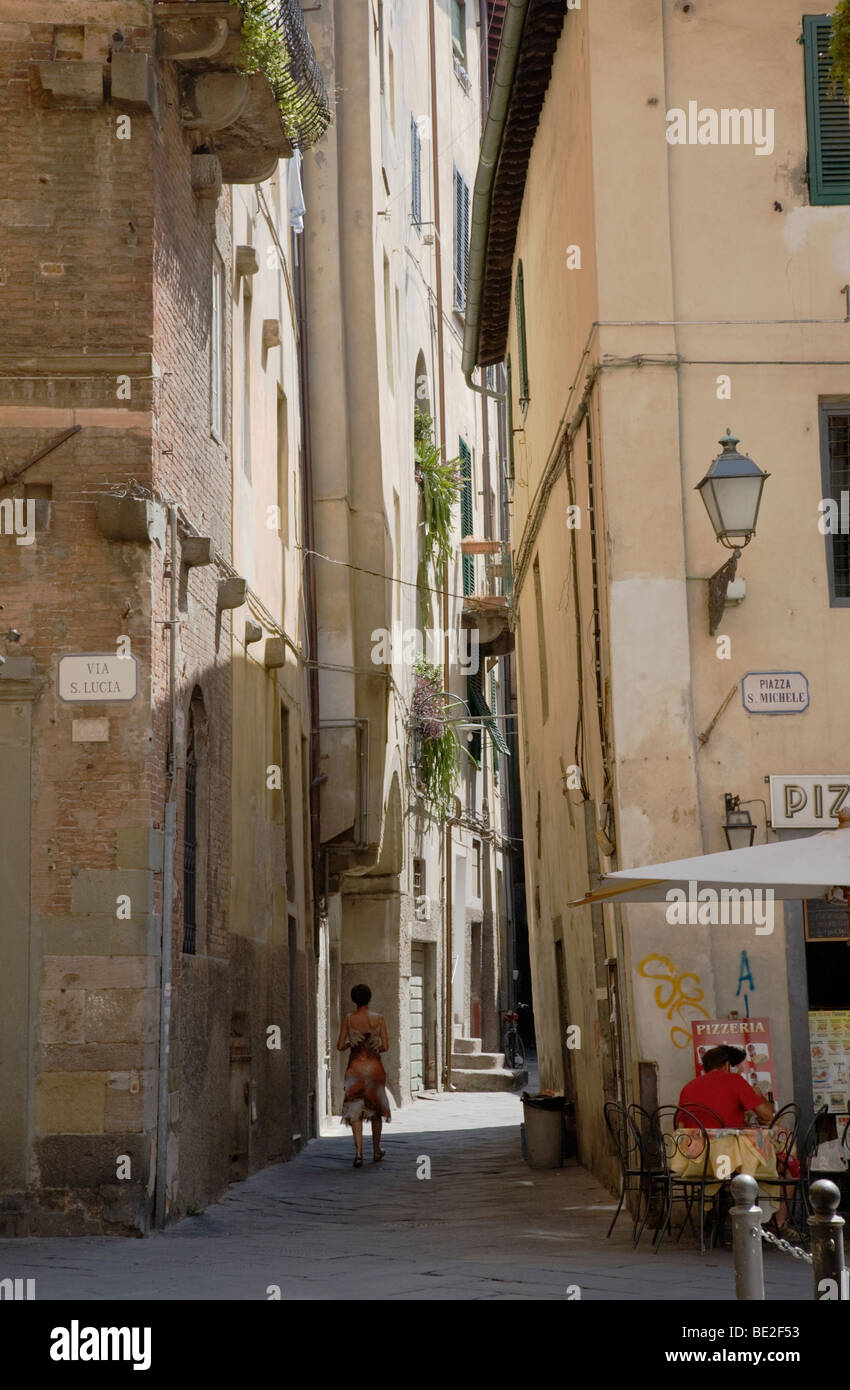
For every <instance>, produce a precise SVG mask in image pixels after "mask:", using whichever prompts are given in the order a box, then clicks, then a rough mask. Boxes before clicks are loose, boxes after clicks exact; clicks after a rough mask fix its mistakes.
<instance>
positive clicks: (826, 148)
mask: <svg viewBox="0 0 850 1390" xmlns="http://www.w3.org/2000/svg"><path fill="white" fill-rule="evenodd" d="M831 37H832V24H831V23H830V18H829V15H825V14H807V15H804V16H803V51H804V56H805V71H806V124H807V127H808V139H809V201H810V202H811V203H816V204H823V203H850V118H849V117H848V111H850V106H848V101H847V97H846V96H845V95H844V92H843V90H842V88H841V85H840V83H836V84H835V90H834V91H833V90H832V82H831V79H830V76H829V70H830V67H831V59H830V56H829V42H830V39H831Z"/></svg>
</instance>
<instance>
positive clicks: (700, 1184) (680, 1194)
mask: <svg viewBox="0 0 850 1390" xmlns="http://www.w3.org/2000/svg"><path fill="white" fill-rule="evenodd" d="M652 1125H653V1130H654V1133H655V1139H656V1143H657V1145H658V1153H659V1157H660V1159H661V1163H662V1166H663V1176H664V1196H665V1203H664V1210H663V1212H662V1214H661V1221H660V1222H659V1225H658V1230H657V1231H656V1233H655V1253H656V1255H657V1254H658V1251H659V1250H660V1249H661V1244H662V1242H663V1240H664V1237H665V1235H666V1234H667V1231H668V1230H669V1229H670V1223H671V1219H672V1215H673V1203H674V1202H677V1201H683V1202H685V1203H686V1206H685V1212H684V1216H683V1218H682V1225H681V1227H680V1228H679V1234H678V1237H677V1241H679V1240H681V1239H682V1232H683V1231H684V1229H685V1224H686V1223H687V1224H689V1225H691V1226H693V1207H694V1203H695V1202H696V1204H697V1212H698V1221H699V1249H700V1254H701V1255H704V1254H705V1213H706V1200H708V1203H709V1204H710V1206H709V1209H710V1210H711V1211H714V1207H715V1198H716V1195H717V1189H718V1188H720V1187H721V1186H722V1183H721V1180H720V1178H716V1177H714V1176H713V1175H712V1174H709V1172H708V1159H709V1138H708V1133H707V1131H706V1129H705V1126H704V1125H703V1124H702V1123H701V1121H700V1120H698V1119H697V1117H696V1115H694V1114H693V1113H692V1112H691V1110H690V1109H689V1108H688V1107H687V1106H682V1105H660V1106H659V1107H658V1109H657V1110H656V1111H655V1114H654V1115H653V1117H652ZM722 1127H723V1126H722V1125H721V1126H720V1128H722ZM684 1130H689V1131H691V1133H683V1132H682V1131H684ZM679 1155H681V1156H682V1157H683V1158H685V1159H687V1160H688V1161H689V1163H691V1164H695V1165H696V1171H695V1172H693V1173H690V1174H688V1175H687V1176H682V1175H681V1174H680V1173H678V1172H677V1171H676V1169H675V1168H674V1167H673V1164H674V1161H675V1160H676V1158H677V1157H678V1156H679ZM709 1184H710V1185H711V1189H712V1190H711V1191H710V1192H709V1191H707V1189H708V1187H709ZM712 1243H713V1241H712Z"/></svg>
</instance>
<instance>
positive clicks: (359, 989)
mask: <svg viewBox="0 0 850 1390" xmlns="http://www.w3.org/2000/svg"><path fill="white" fill-rule="evenodd" d="M351 997H352V999H353V1000H354V1002H355V1004H356V1005H357V1007H358V1009H362V1008H365V1006H366V1005H367V1004H368V1003H369V1000H370V999H371V998H372V991H371V989H370V988H369V986H368V985H355V986H354V988H353V990H352V991H351Z"/></svg>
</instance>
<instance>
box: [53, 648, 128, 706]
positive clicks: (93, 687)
mask: <svg viewBox="0 0 850 1390" xmlns="http://www.w3.org/2000/svg"><path fill="white" fill-rule="evenodd" d="M138 688H139V668H138V662H137V661H136V658H135V657H134V656H117V655H116V653H115V652H90V653H85V654H84V655H80V656H63V657H60V658H59V677H58V690H59V699H60V700H67V701H69V702H71V703H75V704H91V703H92V702H93V701H98V702H104V701H107V700H133V699H135V697H136V692H137V690H138Z"/></svg>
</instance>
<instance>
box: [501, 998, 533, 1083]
mask: <svg viewBox="0 0 850 1390" xmlns="http://www.w3.org/2000/svg"><path fill="white" fill-rule="evenodd" d="M527 1007H528V1005H527V1004H517V1006H516V1009H515V1010H510V1011H509V1012H508V1013H504V1014H502V1022H503V1024H504V1033H503V1036H502V1051H503V1052H504V1054H505V1065H506V1066H507V1067H508V1070H509V1071H517V1070H518V1069H519V1068H521V1067H524V1066H525V1043H524V1042H523V1040H522V1038H521V1037H520V1035H519V1032H518V1030H517V1024H518V1023H519V1010H520V1009H525V1008H527Z"/></svg>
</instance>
